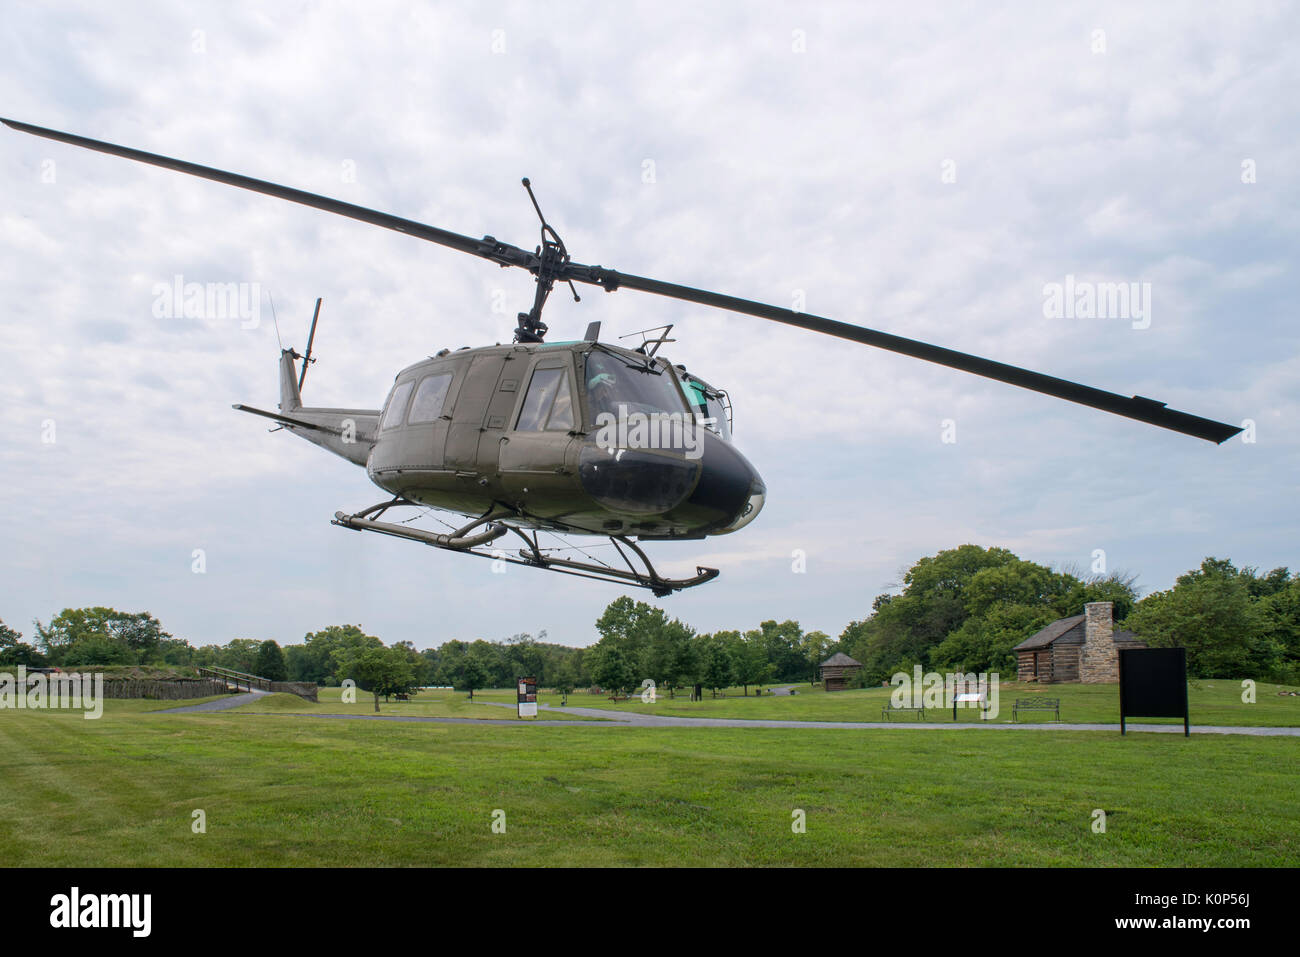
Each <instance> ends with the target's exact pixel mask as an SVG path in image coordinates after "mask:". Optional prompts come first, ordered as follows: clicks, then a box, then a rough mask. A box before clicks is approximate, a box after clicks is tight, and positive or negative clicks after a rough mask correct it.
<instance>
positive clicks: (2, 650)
mask: <svg viewBox="0 0 1300 957" xmlns="http://www.w3.org/2000/svg"><path fill="white" fill-rule="evenodd" d="M45 663H46V658H45V656H44V655H43V654H41V653H40V652H39V651H37V650H36V649H35V648H34V647H32V646H31V645H29V644H27V643H26V642H25V641H23V634H22V632H21V631H15V630H14V629H12V628H10V627H9V626H8V625H6V624H5V623H4V622H3V621H0V665H25V666H26V667H28V668H40V667H43V666H44V665H45Z"/></svg>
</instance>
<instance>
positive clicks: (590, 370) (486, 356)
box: [281, 341, 766, 539]
mask: <svg viewBox="0 0 1300 957" xmlns="http://www.w3.org/2000/svg"><path fill="white" fill-rule="evenodd" d="M286 358H287V359H288V361H289V367H288V369H287V371H285V370H282V375H281V384H282V397H281V411H282V413H284V414H286V415H290V416H292V417H294V418H298V419H301V420H304V421H309V422H315V423H321V422H322V421H325V420H323V419H322V418H321V417H320V416H321V415H327V419H328V421H327V422H326V424H327V425H329V426H331V427H332V428H333V430H334V432H337V433H338V434H333V433H330V432H325V433H323V432H321V431H318V430H315V429H306V428H301V427H298V426H295V425H292V424H287V425H286V427H287V428H289V429H291V430H293V431H296V432H299V434H302V435H303V437H304V438H308V439H310V440H312V441H314V442H316V443H317V444H319V445H322V446H324V447H326V448H328V449H330V451H333V452H335V453H336V454H339V455H342V456H343V457H345V458H348V459H349V460H350V461H353V462H355V463H357V464H364V466H365V468H366V473H367V475H368V476H369V477H370V479H371V481H373V482H374V483H375V484H376V485H378V486H379V487H380V488H382V489H384V491H386V492H388V493H390V494H391V495H393V496H394V497H395V498H400V499H402V500H404V501H406V502H410V503H413V504H417V505H424V506H428V507H430V508H434V509H440V510H445V511H449V512H455V513H459V514H461V515H466V516H471V517H473V516H481V515H485V514H487V513H489V512H493V511H494V510H495V512H494V514H496V515H498V516H500V517H501V518H504V519H506V520H508V521H511V523H512V524H515V525H519V526H523V527H531V528H541V529H550V530H553V531H556V532H563V533H568V534H592V535H605V536H608V535H623V536H635V537H637V538H638V539H692V538H703V537H705V536H707V535H716V534H724V533H727V532H732V531H736V530H737V529H739V528H741V527H743V526H744V525H746V524H748V523H749V522H750V521H752V520H753V518H754V517H756V516H757V514H758V511H759V510H760V509H761V508H762V504H763V498H764V495H765V493H766V489H765V487H764V485H763V482H762V479H761V478H760V477H759V475H758V472H757V470H755V469H754V467H753V466H752V465H751V464H750V463H749V461H748V460H747V459H746V458H745V457H744V456H743V455H741V453H740V452H739V451H738V450H737V449H735V448H734V446H733V445H732V443H731V441H730V423H729V407H727V406H725V405H724V398H723V394H722V393H719V392H717V391H716V390H714V389H712V387H710V386H709V385H708V384H707V383H705V382H703V380H700V379H698V378H697V377H695V376H692V375H690V374H689V373H687V372H686V370H685V369H684V368H683V367H680V366H676V367H674V366H672V365H671V364H670V363H669V362H667V361H666V360H665V359H663V358H656V357H652V356H648V355H646V354H644V353H641V352H637V351H634V350H630V349H624V348H621V347H617V346H611V345H608V344H605V343H597V342H593V341H582V342H558V343H545V344H542V343H529V344H521V343H516V344H513V345H499V346H489V347H485V348H478V349H468V348H466V349H461V350H459V351H456V352H450V351H447V350H444V351H443V352H440V353H439V354H438V355H436V356H432V357H430V358H429V359H426V360H424V361H422V362H418V363H415V364H414V365H411V366H408V367H407V368H405V369H403V370H402V371H401V372H399V373H398V374H397V377H396V379H395V380H394V383H393V387H392V389H391V391H390V392H389V395H388V399H387V400H386V402H385V404H384V408H383V409H382V410H380V411H378V412H374V411H368V412H365V411H361V410H323V409H322V410H313V409H308V408H304V407H302V406H301V405H300V404H299V402H300V400H299V399H298V396H297V394H296V388H294V386H296V383H295V382H294V380H293V372H292V368H293V367H292V356H291V354H290V353H286V354H285V356H284V357H282V361H284V359H286ZM286 389H287V391H288V392H289V394H288V395H285V394H284V393H285V391H286ZM286 406H287V407H286ZM295 406H296V407H295ZM348 413H350V414H351V416H352V418H351V419H350V420H349V419H347V418H346V417H345V416H346V414H348ZM349 439H350V440H349Z"/></svg>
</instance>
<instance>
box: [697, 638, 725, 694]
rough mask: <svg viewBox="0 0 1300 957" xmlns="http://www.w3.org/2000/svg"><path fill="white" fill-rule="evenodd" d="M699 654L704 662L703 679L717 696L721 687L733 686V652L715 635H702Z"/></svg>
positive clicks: (705, 684) (706, 685)
mask: <svg viewBox="0 0 1300 957" xmlns="http://www.w3.org/2000/svg"><path fill="white" fill-rule="evenodd" d="M697 654H698V656H699V658H700V661H701V662H702V671H703V673H702V674H701V675H700V678H701V681H702V682H703V684H704V686H705V687H706V688H708V689H709V690H710V691H712V692H713V695H714V697H717V694H718V691H719V690H720V689H722V688H729V687H731V682H732V673H731V654H730V653H729V651H728V649H727V647H726V645H725V644H724V643H723V642H722V641H721V640H719V639H718V638H717V637H716V636H714V635H703V636H701V640H700V641H699V643H698V651H697Z"/></svg>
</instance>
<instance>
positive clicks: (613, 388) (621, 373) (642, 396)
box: [585, 351, 685, 422]
mask: <svg viewBox="0 0 1300 957" xmlns="http://www.w3.org/2000/svg"><path fill="white" fill-rule="evenodd" d="M585 374H586V379H587V401H588V405H589V406H590V407H591V416H592V421H593V422H597V420H598V419H599V417H600V415H601V413H608V414H609V415H611V416H613V417H614V418H616V419H617V418H619V417H620V414H622V415H627V414H630V413H633V412H637V413H642V414H645V415H652V414H654V413H657V412H668V413H676V414H678V415H680V414H681V413H682V412H683V411H685V410H684V409H683V406H682V394H681V392H680V391H679V390H678V387H677V383H676V381H675V380H674V379H673V377H672V374H671V373H669V372H668V371H666V370H665V369H664V368H663V367H662V366H658V367H655V368H653V369H651V368H648V367H646V366H642V365H638V364H636V363H633V362H630V361H628V362H624V361H622V360H620V359H618V358H616V357H615V356H612V355H609V354H608V353H605V352H600V351H594V352H591V353H589V354H588V355H587V367H586V373H585Z"/></svg>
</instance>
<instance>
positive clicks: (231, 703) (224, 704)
mask: <svg viewBox="0 0 1300 957" xmlns="http://www.w3.org/2000/svg"><path fill="white" fill-rule="evenodd" d="M266 694H270V692H269V691H250V692H249V693H248V694H232V695H228V696H227V697H225V698H218V699H217V700H216V701H205V702H203V704H190V705H186V706H185V707H183V708H164V709H163V710H161V711H153V712H150V713H151V714H187V713H193V712H196V711H225V710H226V709H227V708H238V707H239V706H240V705H241V704H252V703H253V702H254V701H256V700H257V699H258V698H260V697H262V696H263V695H266Z"/></svg>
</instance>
